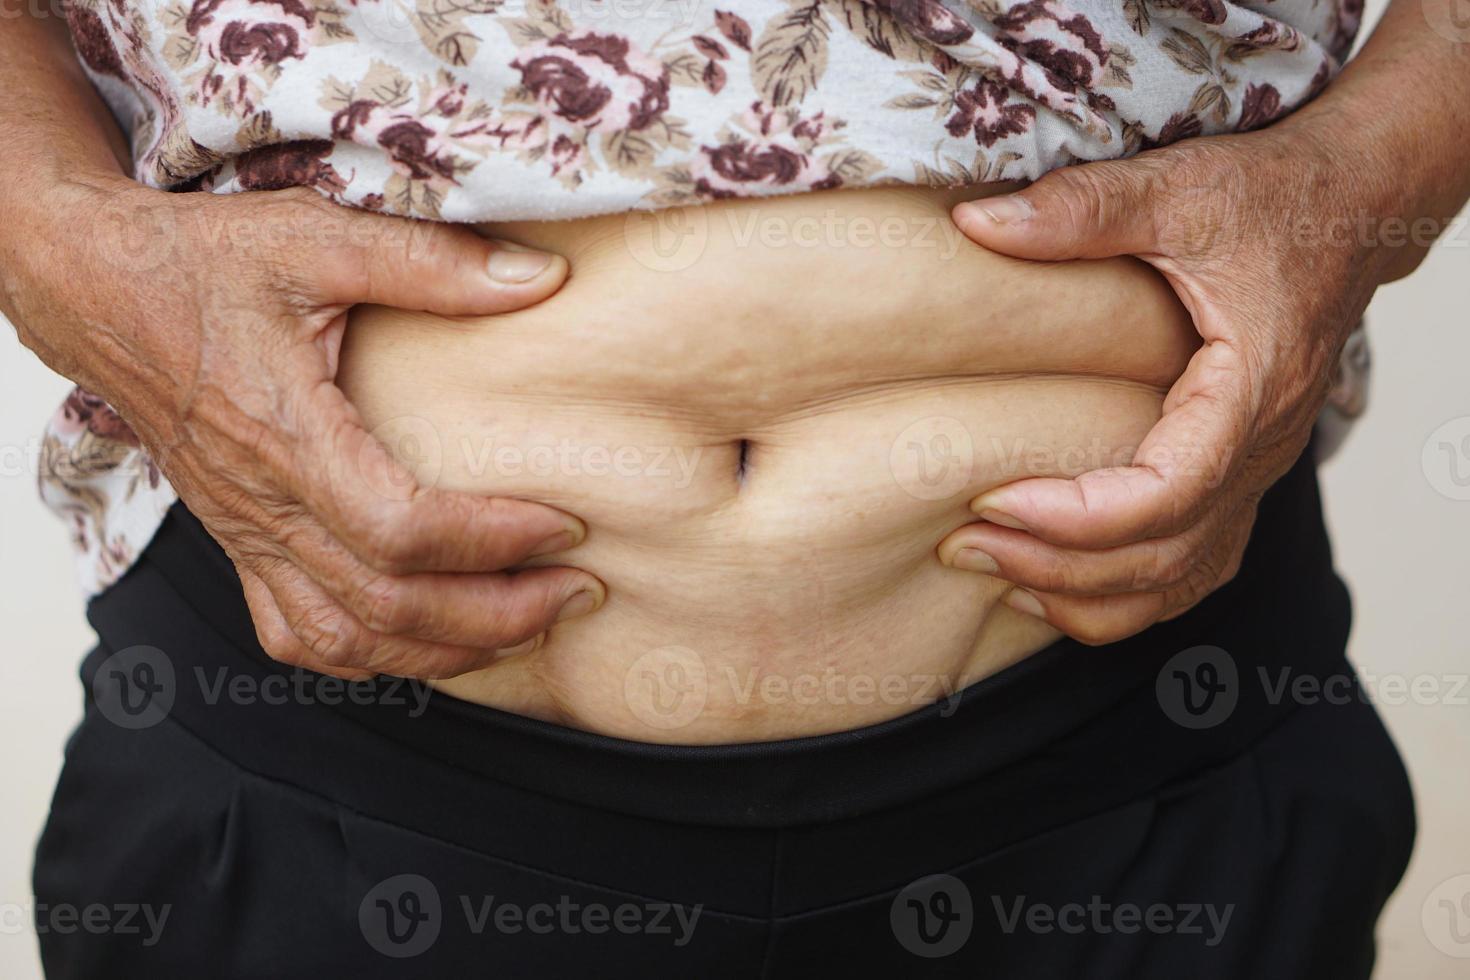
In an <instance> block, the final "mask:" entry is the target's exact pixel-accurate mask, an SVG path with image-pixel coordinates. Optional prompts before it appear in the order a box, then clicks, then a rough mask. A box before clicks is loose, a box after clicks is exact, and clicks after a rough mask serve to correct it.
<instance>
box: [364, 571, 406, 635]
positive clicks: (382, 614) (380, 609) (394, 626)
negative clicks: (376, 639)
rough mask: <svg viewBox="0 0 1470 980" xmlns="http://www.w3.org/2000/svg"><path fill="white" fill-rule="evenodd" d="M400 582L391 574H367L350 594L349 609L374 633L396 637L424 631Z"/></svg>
mask: <svg viewBox="0 0 1470 980" xmlns="http://www.w3.org/2000/svg"><path fill="white" fill-rule="evenodd" d="M408 599H409V596H408V592H407V589H406V587H405V586H404V585H403V583H402V582H401V581H400V580H399V579H397V578H395V577H393V576H390V575H379V574H369V575H368V576H367V577H366V579H365V580H364V581H363V582H362V583H361V584H360V585H359V586H358V587H357V589H356V590H355V591H354V592H353V593H352V598H351V601H350V602H349V604H348V609H349V610H350V611H351V612H352V614H353V615H354V616H356V617H357V618H358V619H359V620H360V621H361V622H362V624H363V625H364V626H366V627H367V628H368V629H370V630H372V631H373V632H375V633H387V634H390V635H399V634H404V633H414V632H418V631H420V630H422V629H423V627H424V625H425V624H424V623H423V622H422V617H421V616H420V615H419V614H418V611H417V610H415V609H414V608H413V607H412V606H411V605H410V604H409V601H408Z"/></svg>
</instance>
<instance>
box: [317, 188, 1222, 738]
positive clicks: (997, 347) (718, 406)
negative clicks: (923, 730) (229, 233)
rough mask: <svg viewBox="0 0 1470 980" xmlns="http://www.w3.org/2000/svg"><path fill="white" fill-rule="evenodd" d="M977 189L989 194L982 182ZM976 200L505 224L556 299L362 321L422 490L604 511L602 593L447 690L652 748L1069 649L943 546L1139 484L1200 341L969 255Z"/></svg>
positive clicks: (1019, 268) (818, 714)
mask: <svg viewBox="0 0 1470 980" xmlns="http://www.w3.org/2000/svg"><path fill="white" fill-rule="evenodd" d="M969 196H978V192H977V191H975V190H973V189H972V190H971V192H970V194H969ZM957 199H958V197H957V196H956V195H955V194H953V193H949V194H945V193H941V192H928V191H919V190H914V189H903V190H897V189H894V190H886V189H885V190H868V191H855V192H836V193H826V194H813V195H805V196H801V197H793V198H782V199H776V200H767V201H759V202H750V201H747V202H730V203H726V204H720V205H715V206H712V207H708V208H704V209H698V210H691V211H679V212H664V213H662V214H658V215H637V216H632V217H627V218H625V217H623V216H618V217H609V218H598V219H589V220H585V221H575V222H559V223H534V224H517V225H506V226H499V227H496V228H493V229H486V230H487V232H488V233H491V234H494V235H496V236H497V237H503V238H508V239H511V240H516V241H521V242H524V243H526V244H531V245H535V246H538V247H542V248H547V249H551V250H554V251H558V252H560V253H561V254H564V255H566V256H567V258H568V259H569V260H570V262H571V265H572V270H573V271H572V278H571V280H570V281H569V282H568V283H567V285H566V286H565V287H564V288H563V289H562V291H561V292H560V293H559V294H557V295H556V296H555V297H553V298H552V299H550V300H549V301H547V302H546V303H543V304H542V305H540V306H538V307H536V308H533V309H529V310H525V311H521V312H517V313H512V314H507V315H502V316H495V317H486V318H480V319H450V318H443V317H436V316H430V315H425V314H420V313H409V312H404V311H400V310H392V309H385V308H380V307H369V308H362V309H359V310H357V311H355V313H354V315H353V317H352V321H351V323H350V325H349V328H348V331H347V337H346V340H345V342H344V347H343V356H342V370H341V376H340V378H341V383H342V386H343V388H344V390H345V391H346V392H347V393H348V395H349V397H350V398H351V399H352V400H353V401H354V402H355V403H356V404H357V406H358V407H359V408H360V409H361V411H362V413H363V414H364V416H365V417H366V419H367V422H368V424H369V425H370V426H372V427H376V429H377V431H378V434H379V436H380V437H381V438H382V439H383V440H384V441H385V442H386V443H387V444H388V445H389V446H390V448H392V449H393V450H394V451H395V452H396V453H397V454H398V456H399V457H400V458H401V459H403V460H404V462H406V463H407V464H408V465H410V466H411V467H412V468H413V469H414V470H415V472H416V474H417V475H418V476H419V478H420V480H422V481H424V482H429V483H433V484H435V485H438V486H441V487H445V488H449V489H456V490H468V491H474V492H482V493H486V494H494V495H500V496H514V497H522V498H526V499H532V500H538V501H542V502H544V503H547V504H550V505H552V506H556V507H559V508H561V509H563V510H565V511H567V512H569V513H572V514H576V515H577V516H579V517H581V518H582V519H583V520H584V521H585V522H586V524H587V526H588V529H589V533H588V537H587V539H586V541H585V542H584V543H583V544H582V545H581V546H580V547H578V548H576V549H575V550H574V551H570V552H567V553H565V554H554V555H548V556H544V557H542V558H538V559H536V560H535V562H534V563H535V564H570V565H576V566H578V567H581V568H585V569H586V570H587V571H589V572H591V573H593V574H595V575H597V576H598V577H599V578H600V579H601V580H602V581H603V582H604V583H606V585H607V590H608V591H607V602H606V604H605V605H604V606H603V607H602V608H601V609H599V610H598V611H597V612H596V613H595V614H593V615H591V616H586V617H583V618H581V619H576V620H572V621H569V622H567V623H563V624H558V625H556V626H555V627H553V628H552V629H551V630H550V632H549V633H548V634H547V635H546V636H545V638H544V641H543V642H542V643H541V645H540V646H539V648H537V649H536V650H534V651H533V652H530V653H519V654H514V655H508V656H505V657H504V658H502V659H500V660H499V661H497V662H496V663H494V664H493V665H492V666H490V667H488V668H486V669H483V670H479V671H476V672H474V673H471V674H466V675H464V676H461V677H457V678H454V679H451V680H446V681H441V682H439V687H440V688H441V690H443V691H445V692H448V693H450V694H452V695H455V696H458V697H462V698H466V699H468V700H472V701H477V702H480V703H483V704H488V705H492V706H495V707H498V708H503V709H506V710H509V711H514V712H519V713H522V714H526V715H531V716H534V717H538V718H544V719H547V720H551V721H555V722H558V723H562V724H566V725H571V726H575V727H578V728H584V729H589V730H592V731H596V732H600V733H604V734H611V735H616V736H621V737H626V738H632V739H638V740H643V741H659V742H742V741H755V740H766V739H776V738H784V737H793V736H799V735H807V734H816V733H821V732H829V731H836V730H842V729H848V728H853V727H857V726H861V725H865V724H870V723H873V722H877V721H880V720H883V719H885V718H889V717H893V716H896V715H900V714H904V713H906V712H909V711H912V710H915V709H916V708H918V707H921V706H923V705H924V704H927V703H930V702H933V701H935V700H938V699H940V698H943V697H944V696H946V695H947V694H949V693H951V692H953V691H955V690H957V689H959V688H962V687H964V686H965V685H967V684H970V683H973V682H974V681H976V680H978V679H980V678H981V677H983V676H985V675H987V674H990V673H993V672H995V671H997V670H999V669H1000V668H1002V667H1004V666H1006V665H1008V664H1011V663H1013V662H1015V661H1016V660H1018V659H1020V658H1021V657H1024V656H1026V655H1027V654H1029V653H1032V652H1034V651H1036V650H1038V649H1040V648H1041V647H1042V646H1044V645H1046V644H1047V643H1048V642H1050V641H1051V640H1053V639H1055V638H1056V633H1055V632H1054V631H1053V630H1051V628H1050V627H1048V626H1046V625H1045V624H1044V623H1041V622H1039V621H1037V620H1033V619H1030V618H1028V617H1025V616H1022V615H1020V614H1018V613H1015V612H1013V611H1012V610H1010V609H1009V608H1008V607H1006V606H1003V605H1000V604H999V602H1000V599H1001V598H1002V597H1003V595H1004V593H1005V591H1006V589H1007V588H1008V586H1007V585H1006V584H1005V583H1003V582H1001V581H999V580H998V579H995V578H992V577H989V576H984V575H979V574H976V573H973V572H962V571H955V570H952V569H949V568H946V567H944V566H942V565H941V564H940V563H939V561H938V559H937V558H936V556H935V546H936V545H937V544H938V542H939V541H940V540H941V539H942V538H943V537H944V536H945V535H946V534H948V533H949V532H950V531H952V530H953V529H955V528H957V527H959V526H961V525H962V524H965V523H967V522H969V521H972V520H974V517H973V515H972V514H971V513H970V511H969V509H968V504H969V501H970V500H971V499H972V498H973V497H974V496H976V495H977V494H979V493H981V492H983V491H985V490H987V489H989V488H991V487H994V486H997V485H1000V484H1002V483H1007V482H1010V481H1012V480H1016V479H1020V478H1023V477H1027V476H1044V475H1075V474H1077V473H1080V472H1082V471H1084V470H1088V469H1095V468H1098V467H1100V466H1109V465H1116V464H1119V463H1125V462H1127V461H1128V460H1129V459H1130V458H1131V456H1132V450H1133V448H1134V447H1135V446H1136V445H1137V444H1138V442H1139V441H1140V440H1141V439H1142V437H1143V436H1144V434H1145V433H1146V432H1147V431H1148V429H1149V428H1150V427H1151V425H1152V424H1153V422H1154V421H1155V420H1157V418H1158V416H1159V411H1160V406H1161V404H1162V400H1163V395H1164V393H1165V391H1167V389H1168V386H1169V385H1170V384H1171V383H1172V381H1173V380H1174V378H1175V377H1177V376H1178V374H1179V373H1180V372H1181V371H1182V370H1183V367H1184V365H1185V363H1186V362H1187V360H1188V358H1189V356H1190V354H1191V353H1192V352H1193V350H1194V348H1195V346H1196V344H1197V339H1196V337H1195V334H1194V331H1193V330H1192V328H1191V327H1190V324H1189V320H1188V317H1187V315H1186V314H1185V313H1184V311H1183V309H1182V308H1181V307H1180V306H1179V304H1178V302H1177V301H1176V300H1175V299H1174V296H1173V294H1172V292H1171V291H1170V290H1169V289H1168V287H1167V285H1166V284H1165V283H1163V282H1162V280H1161V279H1159V278H1158V277H1157V276H1156V274H1154V273H1153V272H1152V271H1151V270H1149V269H1148V268H1147V267H1146V266H1143V265H1142V264H1140V263H1137V262H1134V261H1132V260H1116V261H1108V262H1075V263H1056V264H1042V263H1029V262H1020V261H1016V260H1012V259H1008V258H1004V257H1001V256H997V255H995V254H993V253H989V252H986V251H984V250H982V249H980V248H977V247H975V246H974V245H972V244H970V243H969V242H967V241H965V240H963V239H962V238H960V236H959V235H958V233H957V232H955V231H954V230H953V228H952V227H951V225H950V224H949V221H948V217H947V209H948V206H949V204H950V203H952V201H954V200H957Z"/></svg>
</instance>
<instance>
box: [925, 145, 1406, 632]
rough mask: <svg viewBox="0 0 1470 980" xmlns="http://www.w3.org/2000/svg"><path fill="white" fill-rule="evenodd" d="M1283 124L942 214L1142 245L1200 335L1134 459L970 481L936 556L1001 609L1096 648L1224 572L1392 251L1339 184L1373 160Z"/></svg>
mask: <svg viewBox="0 0 1470 980" xmlns="http://www.w3.org/2000/svg"><path fill="white" fill-rule="evenodd" d="M1289 123H1290V120H1288V121H1287V122H1286V123H1281V124H1278V125H1277V126H1275V127H1273V128H1271V129H1268V130H1265V131H1261V132H1257V133H1251V134H1242V135H1232V136H1221V137H1210V138H1205V139H1195V140H1190V141H1186V142H1183V143H1178V144H1175V145H1172V146H1169V147H1165V148H1162V149H1157V150H1153V151H1150V152H1146V153H1143V154H1141V155H1139V156H1137V157H1135V158H1132V159H1129V160H1121V161H1107V162H1099V163H1089V164H1085V165H1080V166H1075V167H1069V168H1066V169H1062V170H1057V171H1054V172H1052V173H1049V174H1047V175H1046V176H1044V177H1043V178H1041V179H1040V180H1038V181H1036V182H1035V183H1034V184H1032V185H1031V186H1029V187H1027V188H1026V189H1024V190H1023V191H1021V192H1019V193H1017V194H1015V195H1011V196H1007V197H998V198H989V199H982V200H979V201H975V202H969V203H966V204H962V205H960V206H958V207H957V208H956V209H955V211H954V220H955V222H956V223H957V225H958V226H959V228H960V229H961V230H962V231H963V232H964V233H965V234H966V235H967V236H968V237H970V238H971V239H972V240H974V241H975V242H976V243H978V244H980V245H982V246H984V247H985V248H988V249H991V250H993V251H996V252H1002V253H1005V254H1007V255H1012V256H1016V257H1018V258H1026V259H1040V260H1060V259H1089V258H1104V257H1110V256H1118V255H1133V256H1137V257H1138V258H1140V259H1142V260H1143V261H1145V262H1147V263H1148V264H1149V265H1151V266H1153V267H1154V268H1155V269H1157V270H1158V271H1159V272H1160V273H1162V274H1163V275H1164V277H1165V278H1166V279H1167V280H1168V281H1169V283H1170V284H1171V285H1172V286H1173V288H1174V290H1175V292H1176V293H1177V294H1178V296H1179V298H1180V299H1181V300H1182V301H1183V303H1184V305H1185V307H1186V308H1187V309H1188V311H1189V313H1190V314H1191V315H1192V317H1193V319H1194V323H1195V326H1196V328H1197V329H1198V331H1199V333H1200V336H1201V337H1202V338H1203V340H1204V345H1203V346H1202V347H1201V348H1200V349H1199V351H1198V352H1197V353H1196V354H1195V356H1194V358H1193V359H1192V360H1191V362H1190V364H1189V366H1188V369H1187V370H1186V371H1185V373H1184V374H1183V375H1182V376H1181V377H1180V378H1179V380H1178V381H1177V382H1176V383H1175V384H1174V386H1173V388H1172V389H1171V390H1170V391H1169V393H1168V396H1167V398H1166V400H1165V402H1164V414H1163V417H1162V418H1161V419H1160V421H1159V422H1158V423H1157V425H1155V427H1154V428H1153V430H1152V431H1151V432H1150V433H1149V434H1148V436H1147V437H1146V438H1145V439H1144V441H1143V443H1142V444H1141V445H1140V447H1139V448H1138V451H1137V453H1136V455H1135V457H1134V459H1133V462H1132V465H1131V466H1127V467H1116V468H1109V469H1099V470H1094V471H1091V472H1088V473H1084V474H1082V475H1080V476H1078V477H1076V478H1075V479H1051V478H1032V479H1023V480H1018V481H1016V482H1013V483H1010V484H1007V485H1005V486H1002V487H998V488H996V489H994V490H992V491H989V492H987V493H985V494H983V495H981V496H980V497H978V498H977V499H976V500H974V501H973V502H972V505H971V506H972V509H973V510H974V512H975V513H976V514H977V515H978V516H979V517H980V518H982V521H981V522H979V523H975V524H971V525H967V526H965V527H963V528H961V529H959V530H957V531H955V532H954V533H953V534H951V535H950V536H949V537H948V538H946V539H945V540H944V541H943V542H942V543H941V544H940V547H939V555H940V558H941V560H942V561H944V562H945V563H946V564H950V565H953V566H954V567H959V568H967V569H970V570H973V571H980V572H987V573H989V574H993V575H995V576H997V577H999V578H1001V579H1003V580H1005V581H1007V582H1012V583H1015V585H1017V586H1018V588H1016V589H1013V590H1012V591H1011V592H1009V593H1008V594H1007V597H1006V599H1005V601H1006V602H1007V603H1008V604H1009V605H1011V606H1012V607H1013V608H1015V609H1018V610H1020V611H1022V612H1025V613H1027V614H1030V615H1034V616H1038V617H1041V618H1044V619H1045V620H1046V621H1047V622H1049V623H1051V624H1052V625H1053V626H1055V627H1056V628H1057V629H1059V630H1061V631H1062V632H1064V633H1067V634H1069V635H1071V636H1073V637H1075V638H1076V639H1078V640H1081V641H1082V642H1085V643H1092V644H1101V643H1109V642H1113V641H1115V640H1118V639H1121V638H1123V637H1126V636H1129V635H1131V634H1133V633H1136V632H1138V631H1140V630H1142V629H1144V628H1145V627H1147V626H1150V625H1151V624H1153V623H1155V622H1158V621H1160V620H1165V619H1170V618H1173V617H1175V616H1178V615H1180V614H1181V613H1183V612H1184V611H1185V610H1187V609H1189V608H1190V607H1192V606H1194V605H1195V604H1196V603H1198V602H1199V601H1200V600H1201V599H1203V598H1204V597H1205V596H1206V595H1208V594H1209V593H1210V592H1212V591H1213V590H1215V589H1217V588H1218V587H1220V586H1221V585H1223V584H1225V583H1226V582H1228V581H1229V580H1230V579H1231V578H1232V577H1233V576H1234V575H1235V573H1236V571H1237V569H1238V568H1239V565H1240V559H1241V555H1242V553H1243V552H1244V550H1245V543H1246V539H1247V537H1248V536H1249V534H1250V529H1251V525H1252V523H1253V522H1254V520H1255V513H1256V505H1257V503H1258V502H1259V500H1260V498H1261V495H1262V494H1263V493H1264V492H1265V491H1266V489H1267V488H1268V487H1270V486H1271V484H1272V483H1274V482H1275V481H1276V480H1277V479H1278V478H1280V477H1281V475H1282V474H1284V473H1285V472H1286V470H1287V469H1289V468H1290V466H1291V464H1292V463H1293V462H1294V461H1295V460H1296V458H1297V456H1298V455H1299V454H1300V453H1301V452H1302V450H1303V447H1304V446H1305V445H1306V443H1307V440H1308V437H1309V436H1310V434H1311V430H1312V425H1313V422H1314V421H1315V419H1316V417H1317V413H1318V411H1319V409H1320V408H1321V407H1322V404H1323V402H1324V401H1325V399H1326V396H1327V392H1328V388H1329V385H1330V381H1331V379H1332V376H1333V373H1334V370H1335V368H1336V365H1337V363H1338V358H1339V356H1340V353H1341V350H1342V346H1343V344H1344V342H1345V341H1346V339H1347V336H1348V334H1349V333H1350V332H1351V329H1352V327H1353V325H1354V324H1355V323H1356V322H1357V321H1358V319H1359V317H1360V316H1361V314H1362V312H1363V310H1364V308H1365V307H1366V306H1367V304H1368V300H1369V299H1370V298H1371V296H1372V294H1373V291H1374V288H1375V287H1376V285H1377V284H1378V282H1379V281H1380V279H1381V277H1380V276H1379V275H1378V272H1379V270H1380V268H1381V267H1382V266H1383V265H1384V263H1385V262H1386V259H1385V258H1383V257H1381V256H1380V255H1379V254H1378V251H1377V250H1375V249H1374V248H1373V247H1371V245H1370V244H1369V242H1368V241H1367V238H1368V237H1371V236H1365V235H1363V234H1362V233H1361V230H1360V224H1359V223H1358V222H1357V219H1358V217H1359V215H1361V214H1363V213H1364V208H1365V201H1364V200H1362V199H1359V200H1355V199H1354V197H1353V196H1352V194H1353V193H1354V191H1355V189H1361V188H1364V187H1366V186H1368V185H1369V184H1370V183H1371V179H1370V175H1365V174H1362V173H1356V172H1343V171H1344V170H1345V169H1347V167H1346V166H1345V164H1344V163H1343V162H1342V161H1341V159H1340V158H1339V157H1338V156H1337V155H1336V154H1334V153H1333V152H1331V151H1330V150H1329V149H1328V147H1327V146H1326V145H1323V144H1321V143H1319V142H1317V141H1316V140H1315V139H1314V138H1313V136H1312V135H1310V134H1308V133H1303V132H1298V131H1297V130H1295V129H1293V128H1292V127H1291V126H1290V125H1289ZM1359 192H1360V193H1361V191H1359Z"/></svg>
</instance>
